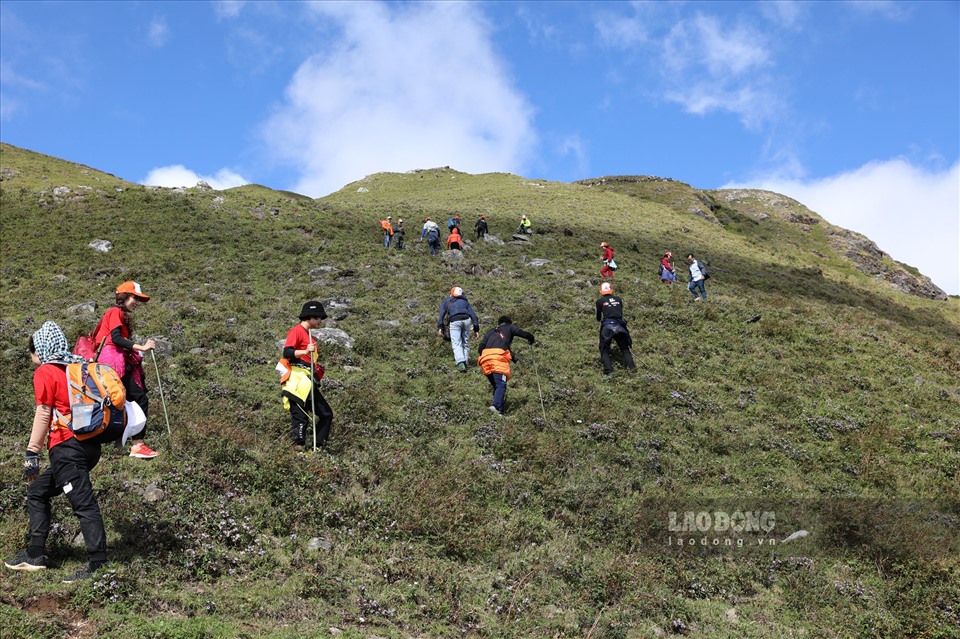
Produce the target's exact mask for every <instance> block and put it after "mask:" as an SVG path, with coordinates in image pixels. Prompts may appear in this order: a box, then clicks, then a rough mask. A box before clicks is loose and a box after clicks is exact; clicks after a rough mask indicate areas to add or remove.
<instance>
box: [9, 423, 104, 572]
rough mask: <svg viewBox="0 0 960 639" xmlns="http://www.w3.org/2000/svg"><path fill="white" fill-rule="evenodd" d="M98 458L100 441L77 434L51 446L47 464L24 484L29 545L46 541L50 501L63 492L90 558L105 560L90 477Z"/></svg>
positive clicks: (37, 546)
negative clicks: (95, 441)
mask: <svg viewBox="0 0 960 639" xmlns="http://www.w3.org/2000/svg"><path fill="white" fill-rule="evenodd" d="M99 461H100V444H91V443H88V442H80V441H79V440H77V439H76V438H71V439H68V440H67V441H65V442H63V443H60V444H57V445H56V446H54V447H53V448H51V449H50V468H48V469H47V470H46V471H44V472H43V473H42V474H41V475H40V477H38V478H37V479H35V480H34V481H33V482H32V483H31V484H30V486H29V487H28V488H27V510H28V511H29V513H30V548H31V549H34V551H36V550H40V549H42V548H43V547H44V546H45V545H46V543H47V536H48V535H49V534H50V501H51V500H52V499H53V498H54V497H56V496H57V495H59V494H60V493H63V494H64V495H66V497H67V501H69V502H70V507H71V508H73V514H75V515H76V516H77V519H79V520H80V531H81V532H82V533H83V541H84V543H86V544H87V553H89V555H90V561H91V562H104V561H106V560H107V533H106V530H104V527H103V517H102V516H101V514H100V505H99V504H98V503H97V497H96V495H94V493H93V484H92V483H91V481H90V471H92V470H93V468H94V467H95V466H96V465H97V462H99ZM32 555H33V556H36V555H35V554H32Z"/></svg>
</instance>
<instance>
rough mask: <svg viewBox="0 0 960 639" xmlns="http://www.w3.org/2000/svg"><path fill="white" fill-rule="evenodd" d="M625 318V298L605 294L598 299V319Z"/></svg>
mask: <svg viewBox="0 0 960 639" xmlns="http://www.w3.org/2000/svg"><path fill="white" fill-rule="evenodd" d="M608 319H623V300H621V299H620V298H619V297H617V296H616V295H604V296H603V297H601V298H600V299H598V300H597V321H598V322H600V321H603V320H608Z"/></svg>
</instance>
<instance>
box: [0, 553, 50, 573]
mask: <svg viewBox="0 0 960 639" xmlns="http://www.w3.org/2000/svg"><path fill="white" fill-rule="evenodd" d="M3 565H4V566H6V567H7V568H9V569H10V570H24V571H26V572H33V571H34V570H43V569H45V568H46V567H47V556H46V555H40V556H39V557H31V556H30V555H29V554H28V553H27V551H26V549H24V550H21V551H20V552H18V553H17V556H16V557H13V558H11V559H8V560H6V561H5V562H3Z"/></svg>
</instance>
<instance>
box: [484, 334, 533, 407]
mask: <svg viewBox="0 0 960 639" xmlns="http://www.w3.org/2000/svg"><path fill="white" fill-rule="evenodd" d="M514 337H519V338H521V339H525V340H527V342H528V343H529V344H530V345H531V346H532V345H533V343H534V337H533V334H532V333H528V332H527V331H525V330H523V329H522V328H519V327H517V326H515V325H514V324H513V320H511V319H510V318H509V317H508V316H506V315H504V316H502V317H501V318H500V319H498V320H497V327H496V328H491V329H490V330H489V331H487V332H486V333H484V335H483V338H482V339H481V340H480V345H479V346H478V350H479V351H480V358H479V359H478V360H477V364H478V365H479V366H480V369H481V371H482V372H483V374H484V375H486V377H487V381H489V382H490V387H491V390H492V391H493V403H492V404H491V405H490V410H492V411H494V412H496V413H497V414H498V415H506V400H507V382H508V381H510V362H516V361H518V359H517V355H516V353H514V352H513V351H512V350H511V347H512V346H513V338H514Z"/></svg>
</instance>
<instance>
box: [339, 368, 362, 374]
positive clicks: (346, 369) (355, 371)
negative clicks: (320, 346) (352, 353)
mask: <svg viewBox="0 0 960 639" xmlns="http://www.w3.org/2000/svg"><path fill="white" fill-rule="evenodd" d="M342 370H343V371H344V372H345V373H362V372H363V369H362V368H360V367H359V366H343V367H342Z"/></svg>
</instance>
